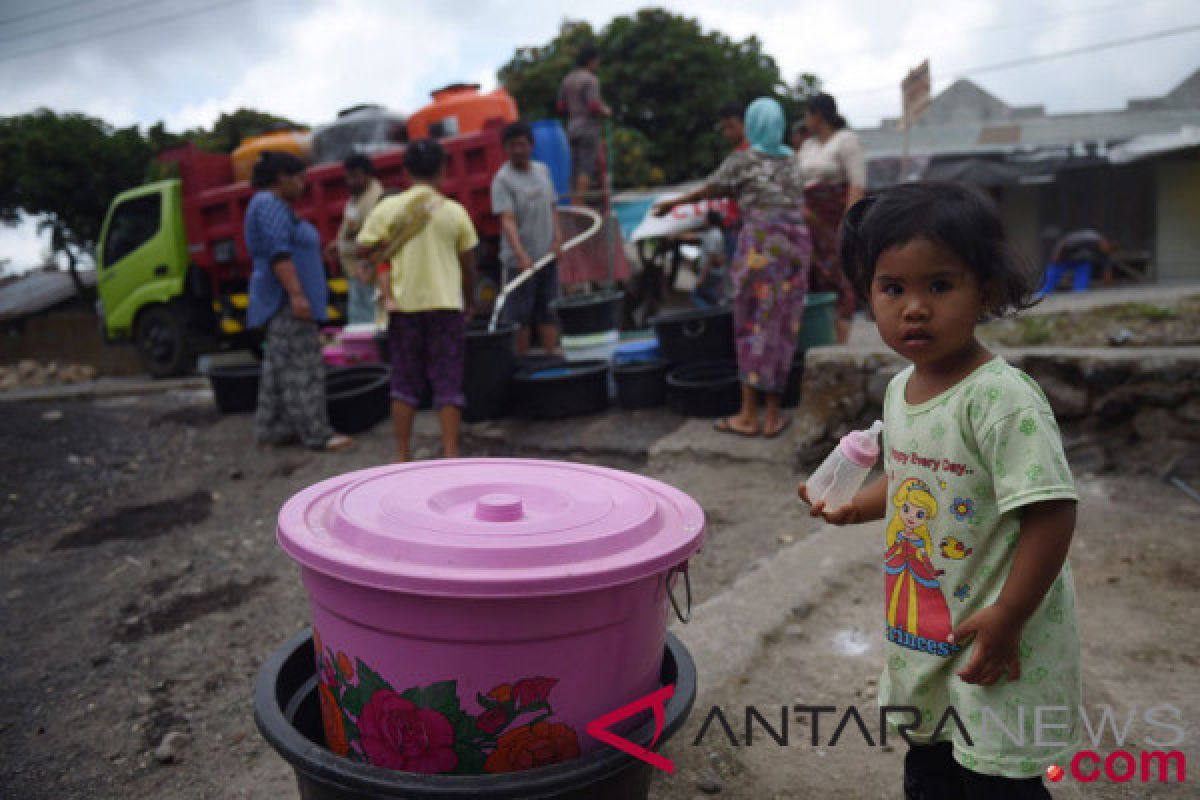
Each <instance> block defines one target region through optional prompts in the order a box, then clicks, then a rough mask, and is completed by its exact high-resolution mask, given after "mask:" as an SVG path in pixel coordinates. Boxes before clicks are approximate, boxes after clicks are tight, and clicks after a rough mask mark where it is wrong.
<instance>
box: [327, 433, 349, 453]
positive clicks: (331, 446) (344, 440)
mask: <svg viewBox="0 0 1200 800" xmlns="http://www.w3.org/2000/svg"><path fill="white" fill-rule="evenodd" d="M351 447H354V440H353V439H351V438H350V437H349V436H343V435H342V434H340V433H335V434H334V435H333V436H331V437H329V441H327V442H325V446H324V447H322V448H321V449H322V450H324V451H325V452H326V453H336V452H338V451H339V450H349V449H350V448H351Z"/></svg>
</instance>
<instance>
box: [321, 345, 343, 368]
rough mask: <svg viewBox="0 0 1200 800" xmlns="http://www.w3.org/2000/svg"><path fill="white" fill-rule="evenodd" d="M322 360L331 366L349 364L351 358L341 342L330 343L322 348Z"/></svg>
mask: <svg viewBox="0 0 1200 800" xmlns="http://www.w3.org/2000/svg"><path fill="white" fill-rule="evenodd" d="M321 360H322V361H324V362H325V363H326V364H328V365H329V366H331V367H345V366H349V364H350V359H348V358H347V357H346V350H345V348H343V347H342V346H341V345H340V344H328V345H325V346H324V347H322V348H321Z"/></svg>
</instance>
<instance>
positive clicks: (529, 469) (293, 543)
mask: <svg viewBox="0 0 1200 800" xmlns="http://www.w3.org/2000/svg"><path fill="white" fill-rule="evenodd" d="M278 537H279V544H280V545H281V546H282V547H283V549H284V550H285V551H286V552H287V553H288V554H289V555H290V556H291V557H292V558H294V559H295V560H296V561H298V562H299V563H300V564H302V565H303V566H304V567H306V568H308V569H311V570H313V571H315V572H318V573H321V574H323V575H327V576H329V577H331V578H335V579H338V580H342V581H346V582H348V583H354V584H359V585H362V586H371V587H374V588H378V589H384V590H391V591H403V592H410V593H414V594H426V595H438V596H443V597H494V598H498V597H531V596H543V595H550V594H567V593H571V592H581V591H589V590H594V589H602V588H605V587H609V586H617V585H620V584H624V583H630V582H633V581H636V580H640V579H642V578H645V577H648V576H651V575H655V574H658V573H662V572H665V571H666V570H668V569H670V568H671V567H675V566H678V565H679V564H681V563H683V562H684V561H686V560H687V559H688V558H689V557H691V556H692V555H693V554H695V552H696V551H697V550H698V549H699V548H700V543H701V541H702V540H703V537H704V512H703V511H702V510H701V508H700V506H699V505H698V504H697V503H696V502H695V501H694V500H692V499H691V498H690V497H688V496H687V495H686V494H684V493H682V492H680V491H678V490H677V489H673V488H671V487H670V486H667V485H666V484H663V483H660V482H658V481H655V480H651V479H649V478H645V477H643V476H641V475H634V474H631V473H627V472H619V471H617V470H611V469H605V468H603V467H593V466H587V465H583V464H567V463H561V462H554V461H530V460H523V459H461V460H450V461H426V462H419V463H415V464H400V465H392V466H387V467H377V468H375V469H367V470H362V471H360V472H352V473H350V474H347V475H341V476H339V477H337V478H332V479H330V480H327V481H323V482H321V483H318V484H316V485H314V486H310V487H309V488H307V489H305V490H304V491H302V492H300V493H298V494H297V495H295V496H294V497H292V498H291V499H290V500H288V502H287V503H285V504H284V506H283V509H282V510H281V511H280V512H279V529H278Z"/></svg>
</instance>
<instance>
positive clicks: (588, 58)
mask: <svg viewBox="0 0 1200 800" xmlns="http://www.w3.org/2000/svg"><path fill="white" fill-rule="evenodd" d="M599 57H600V51H599V50H597V49H596V46H595V45H592V44H585V45H584V46H583V47H581V48H579V52H578V53H576V54H575V66H577V67H586V66H587V65H588V64H590V63H592V62H593V61H595V60H596V59H597V58H599Z"/></svg>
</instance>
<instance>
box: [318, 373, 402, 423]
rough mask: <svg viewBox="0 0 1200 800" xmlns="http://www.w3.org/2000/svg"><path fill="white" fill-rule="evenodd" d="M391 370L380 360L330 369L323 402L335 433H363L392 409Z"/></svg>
mask: <svg viewBox="0 0 1200 800" xmlns="http://www.w3.org/2000/svg"><path fill="white" fill-rule="evenodd" d="M391 381H392V371H391V369H390V368H388V367H385V366H383V365H382V364H359V365H357V366H353V367H341V368H338V369H332V370H329V372H327V373H326V375H325V406H326V408H327V409H328V411H329V424H330V425H332V426H333V429H334V430H335V431H337V432H338V433H362V432H363V431H365V430H369V429H370V428H372V427H374V426H375V425H376V424H377V423H379V422H380V421H381V420H384V419H387V417H388V414H389V413H390V411H391Z"/></svg>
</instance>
